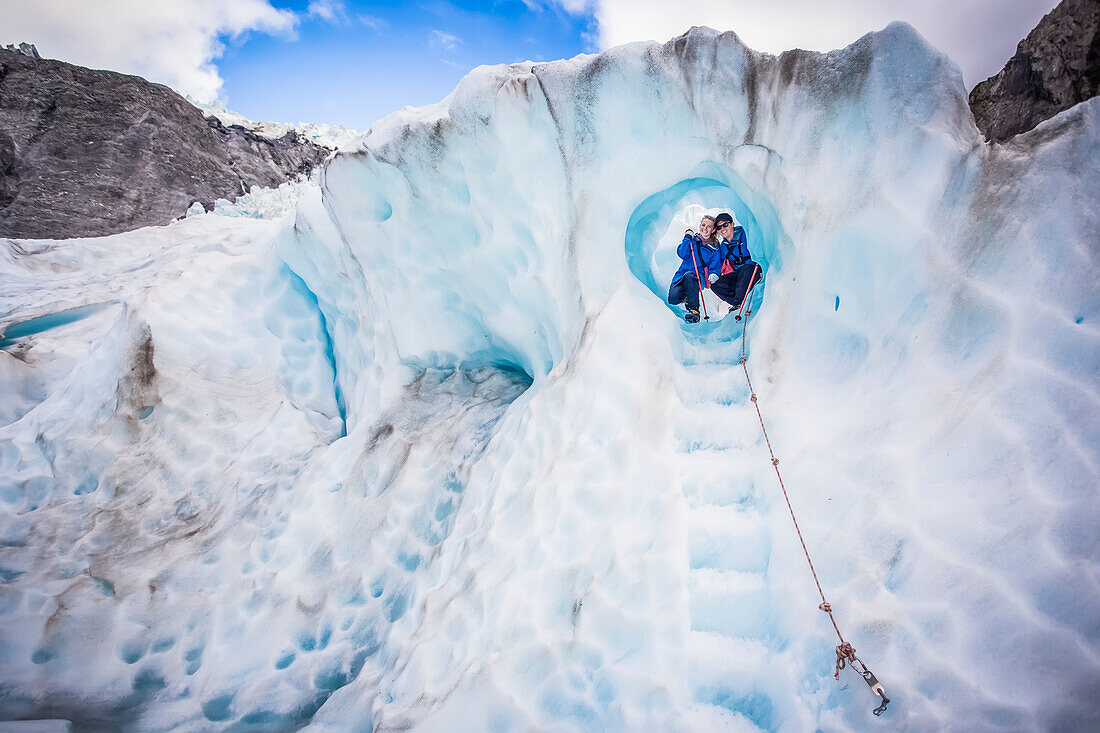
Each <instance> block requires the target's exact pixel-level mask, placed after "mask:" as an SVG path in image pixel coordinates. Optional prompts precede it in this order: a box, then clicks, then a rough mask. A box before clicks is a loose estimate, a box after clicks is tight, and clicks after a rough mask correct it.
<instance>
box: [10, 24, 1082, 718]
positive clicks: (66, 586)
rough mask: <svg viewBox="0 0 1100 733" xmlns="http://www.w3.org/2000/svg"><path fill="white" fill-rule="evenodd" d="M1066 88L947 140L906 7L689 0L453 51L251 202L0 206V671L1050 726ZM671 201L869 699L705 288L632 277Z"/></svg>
mask: <svg viewBox="0 0 1100 733" xmlns="http://www.w3.org/2000/svg"><path fill="white" fill-rule="evenodd" d="M723 104H724V105H725V106H724V107H723V106H722V105H723ZM1098 127H1100V102H1098V101H1097V100H1091V101H1089V102H1086V103H1084V104H1081V105H1078V106H1077V107H1075V108H1073V109H1071V110H1068V111H1067V112H1064V113H1062V114H1060V115H1058V116H1057V117H1055V118H1053V119H1052V120H1049V121H1047V122H1045V123H1043V124H1042V125H1040V126H1039V127H1038V128H1036V129H1035V130H1034V131H1032V132H1029V133H1027V134H1025V135H1022V136H1020V137H1018V138H1016V139H1014V140H1013V141H1010V142H1009V143H1007V144H1004V145H994V146H988V145H985V144H984V143H983V142H982V141H981V139H980V136H979V134H978V131H977V130H976V128H975V127H974V124H973V121H972V119H971V116H970V113H969V110H968V107H967V104H966V93H965V90H964V88H963V86H962V80H961V76H960V74H959V72H958V69H957V68H956V67H955V65H954V64H953V63H951V62H950V61H949V60H948V59H946V58H945V57H943V56H942V55H941V54H939V53H938V52H937V51H935V50H934V49H932V48H930V47H929V46H928V45H927V44H926V43H925V42H924V41H923V40H922V39H921V38H920V37H919V36H918V35H917V34H916V33H915V32H914V31H913V30H912V29H911V28H909V27H908V26H905V25H903V24H895V25H891V26H889V27H888V28H886V29H885V30H884V31H882V32H880V33H875V34H870V35H868V36H866V37H864V38H863V39H860V40H859V41H857V42H856V43H855V44H853V45H852V46H850V47H848V48H846V49H843V50H840V51H834V52H831V53H828V54H817V53H808V52H801V51H799V52H791V53H788V54H784V55H782V56H780V57H778V58H777V57H772V56H768V55H765V54H759V53H756V52H754V51H751V50H749V49H747V48H745V47H744V46H743V45H742V44H741V43H740V41H739V40H738V39H737V38H736V36H734V35H733V34H732V33H726V34H721V35H719V34H716V33H714V32H713V31H709V30H706V29H694V30H693V31H691V32H690V33H689V34H687V35H686V36H685V37H682V38H680V39H675V40H674V41H671V42H669V43H668V44H665V45H657V44H631V45H628V46H624V47H620V48H616V49H612V50H611V51H608V52H606V53H604V54H601V55H599V56H582V57H577V58H575V59H572V60H569V61H560V62H554V63H550V64H531V63H525V64H516V65H511V66H497V67H482V68H479V69H477V70H475V71H474V72H472V73H471V74H470V75H469V76H467V77H466V78H465V79H464V80H463V81H462V82H461V83H460V85H459V86H458V88H457V89H456V90H455V92H454V93H453V94H452V95H451V96H449V97H448V98H447V99H446V100H444V101H443V102H441V103H439V104H437V105H432V106H430V107H426V108H422V109H419V110H403V111H401V112H398V113H395V114H394V115H391V116H390V117H388V118H386V119H385V120H383V121H382V122H381V123H379V124H378V125H376V126H375V127H374V128H373V129H372V131H371V133H369V134H368V135H366V136H363V137H360V138H358V139H357V141H355V142H353V143H351V144H349V145H346V146H344V147H343V148H342V149H341V151H340V152H339V153H338V154H337V155H336V156H335V157H334V158H332V159H330V161H329V162H328V163H327V164H326V166H325V168H324V170H323V173H322V176H321V182H320V186H317V187H312V188H309V189H307V190H304V191H303V192H302V195H301V197H300V198H299V199H298V201H297V205H296V208H295V211H294V213H293V214H290V215H287V216H284V217H281V218H274V219H256V218H247V217H230V216H218V215H203V216H192V217H188V218H187V219H184V220H182V221H179V222H177V223H174V224H172V225H171V226H168V227H162V228H148V229H143V230H139V231H136V232H128V233H125V234H119V235H115V236H112V237H105V238H99V239H84V240H68V241H63V242H55V241H26V240H16V241H10V240H9V241H6V242H5V243H4V246H3V247H2V248H0V324H3V326H4V327H5V328H6V331H5V333H4V335H3V336H2V338H3V344H0V384H2V385H3V386H2V390H3V393H4V394H5V395H6V397H5V400H4V405H3V410H2V415H0V418H2V419H0V422H2V423H3V425H2V426H0V502H3V505H2V506H3V509H2V511H0V617H2V623H0V660H2V661H0V680H2V681H0V684H2V688H3V694H2V696H0V713H2V715H3V716H4V717H7V718H11V719H16V718H64V719H69V720H73V721H74V722H76V723H77V725H78V727H80V728H82V729H97V728H102V729H117V728H118V727H120V726H124V727H126V728H129V729H135V730H168V729H171V730H204V731H205V730H290V729H296V728H299V727H302V726H308V727H309V729H310V730H316V731H347V730H372V729H373V730H377V731H397V730H417V731H444V730H446V731H451V730H477V731H481V730H498V731H500V730H546V731H572V730H610V731H615V730H669V731H678V730H684V731H689V730H690V731H711V730H732V731H754V730H781V731H805V730H815V729H816V730H823V731H865V730H877V729H886V730H914V731H916V730H920V731H924V730H937V731H938V730H960V731H964V730H965V731H974V730H989V731H998V730H1003V731H1019V730H1089V729H1095V728H1096V727H1097V725H1098V723H1100V713H1098V712H1097V708H1096V706H1095V704H1094V700H1095V697H1096V694H1097V693H1098V692H1100V659H1098V656H1097V641H1098V636H1100V627H1098V625H1097V619H1100V613H1098V611H1100V593H1098V587H1097V569H1098V557H1097V552H1098V532H1100V530H1098V528H1100V522H1098V520H1100V517H1098V513H1100V504H1098V503H1097V501H1096V487H1097V486H1098V481H1097V478H1098V468H1097V465H1098V458H1100V457H1098V455H1097V451H1098V447H1100V422H1098V421H1097V419H1096V414H1097V408H1098V403H1100V370H1098V368H1097V367H1098V365H1100V326H1098V322H1100V320H1098V319H1100V297H1098V296H1097V291H1096V282H1097V277H1098V274H1100V273H1098V266H1097V259H1098V244H1100V236H1098V233H1100V221H1098V217H1100V213H1098V210H1097V207H1095V206H1092V205H1090V202H1092V201H1094V200H1095V198H1096V193H1097V191H1100V156H1098V155H1097V148H1098V141H1097V136H1098ZM703 209H706V210H713V209H723V210H730V211H732V212H733V213H734V215H735V216H736V218H737V219H738V220H739V221H740V222H741V223H742V224H743V225H744V227H745V229H746V232H747V234H748V239H749V244H750V248H751V249H752V251H753V254H754V257H755V258H756V259H757V260H758V261H760V262H761V264H762V265H763V266H764V269H765V272H766V279H765V281H764V284H763V286H762V287H761V288H760V289H758V290H757V291H756V293H755V296H754V303H753V305H754V310H755V313H754V315H753V317H752V319H751V320H750V321H749V323H748V329H749V332H748V334H747V336H748V347H749V368H750V370H751V372H752V375H753V379H754V386H755V388H756V391H757V394H758V395H759V398H760V404H761V406H762V409H763V412H764V416H765V419H766V420H767V425H768V433H769V436H770V438H771V441H772V444H773V445H774V446H775V448H776V451H777V453H778V455H779V456H780V458H781V461H782V463H781V464H780V465H781V468H782V470H783V472H784V479H785V481H786V483H787V486H788V488H789V490H790V492H791V495H792V496H791V499H792V502H793V504H794V507H795V509H796V511H797V512H798V514H799V520H800V524H801V527H802V531H803V534H804V535H805V537H806V541H807V544H808V546H809V548H810V550H811V552H812V553H813V555H814V559H815V562H816V567H817V572H818V575H819V576H820V578H821V582H822V585H823V586H824V588H825V590H826V593H827V594H828V596H829V599H830V601H831V602H832V604H833V607H834V609H835V611H836V615H837V620H838V622H839V623H840V625H841V629H842V630H843V631H844V632H845V634H846V638H848V639H849V640H850V641H851V642H852V643H853V644H854V645H855V647H856V648H857V650H858V653H859V654H860V656H861V658H862V659H863V660H864V661H866V662H867V664H868V665H869V666H870V667H871V668H872V669H873V670H874V671H875V672H876V674H877V675H878V677H879V679H880V680H881V681H882V682H883V683H884V684H885V686H886V691H887V694H888V695H889V696H890V697H891V698H892V699H893V700H894V702H893V703H892V704H891V706H890V709H889V711H888V712H887V713H886V716H884V718H882V719H875V718H874V717H873V716H872V715H871V712H870V711H871V708H872V707H873V706H874V705H875V704H876V700H875V699H874V698H873V697H872V695H871V693H870V692H869V691H868V689H867V687H866V685H865V684H864V683H863V681H862V680H861V679H860V678H858V676H857V675H855V674H854V673H853V672H851V671H849V670H845V671H844V672H842V674H841V681H840V682H835V681H834V680H833V679H832V661H833V647H834V646H835V644H836V639H835V635H834V634H833V630H832V628H831V626H830V625H829V623H828V619H827V617H825V615H824V614H822V613H821V612H820V611H818V610H817V604H818V603H819V599H818V598H817V597H816V595H815V589H814V586H813V582H812V578H811V576H810V574H809V572H808V570H807V568H806V565H805V559H804V558H803V556H802V549H801V546H800V545H799V543H798V540H797V537H796V536H795V534H794V532H793V529H792V527H791V524H790V518H789V516H788V515H787V508H786V505H785V503H784V501H783V498H782V495H781V494H780V493H779V490H778V486H777V484H776V481H775V476H774V473H773V469H772V466H771V465H770V462H769V460H768V455H767V449H766V447H765V446H764V444H763V441H762V437H761V434H760V429H759V425H758V424H757V422H756V415H755V411H754V410H753V406H752V404H751V402H750V401H749V394H748V390H747V388H746V385H745V382H744V375H743V373H742V372H741V371H740V368H739V367H738V365H737V359H738V356H739V338H740V336H741V332H740V328H741V325H742V324H739V323H736V322H734V321H733V319H729V318H727V319H723V320H721V321H719V322H715V323H709V324H706V323H704V324H697V325H694V326H692V325H688V324H685V323H684V322H683V321H682V320H681V319H680V318H679V316H678V314H677V312H675V311H674V310H673V309H672V308H670V307H669V306H668V305H667V304H665V302H664V297H665V294H666V292H667V287H668V278H670V277H671V274H672V270H673V269H674V268H673V264H674V263H673V262H672V261H671V260H670V258H669V256H668V247H669V246H670V244H669V241H667V240H668V239H669V236H670V235H669V232H670V231H673V229H674V225H675V227H680V228H681V231H682V226H681V222H682V221H683V220H684V219H685V218H690V217H697V215H698V213H699V211H701V210H703ZM670 222H671V223H670ZM673 236H674V235H673ZM35 319H37V320H35ZM13 324H14V325H13ZM7 396H10V398H9V397H7Z"/></svg>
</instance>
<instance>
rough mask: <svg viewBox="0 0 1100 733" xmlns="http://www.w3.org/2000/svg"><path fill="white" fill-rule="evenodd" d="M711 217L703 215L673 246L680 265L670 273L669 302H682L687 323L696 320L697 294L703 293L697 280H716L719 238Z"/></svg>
mask: <svg viewBox="0 0 1100 733" xmlns="http://www.w3.org/2000/svg"><path fill="white" fill-rule="evenodd" d="M714 227H715V222H714V217H712V216H704V217H703V219H702V221H700V222H699V233H698V234H696V233H695V232H693V231H691V230H690V229H688V230H687V232H685V233H684V239H683V241H682V242H680V245H679V246H678V247H677V248H676V254H677V255H679V256H680V259H681V260H682V261H681V262H680V268H679V269H678V270H676V274H675V275H673V276H672V285H671V286H669V289H668V302H669V305H679V304H680V303H684V304H685V305H686V306H687V313H685V314H684V320H685V321H687V322H688V323H698V322H699V296H700V295H701V294H702V288H701V287H700V285H699V284H700V283H706V285H704V286H703V287H709V285H710V283H712V282H715V281H716V280H718V271H719V270H720V269H721V260H720V259H719V258H718V239H717V237H715V235H714Z"/></svg>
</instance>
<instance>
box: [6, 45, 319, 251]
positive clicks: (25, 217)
mask: <svg viewBox="0 0 1100 733" xmlns="http://www.w3.org/2000/svg"><path fill="white" fill-rule="evenodd" d="M21 46H22V47H25V48H10V47H9V48H3V49H0V236H4V237H28V238H56V239H60V238H67V237H87V236H99V235H105V234H114V233H117V232H123V231H128V230H131V229H137V228H139V227H143V226H149V225H158V224H166V223H168V222H169V221H171V220H172V219H173V218H176V217H179V216H182V215H183V214H184V212H185V211H186V210H187V208H188V206H190V205H191V204H192V203H193V202H195V201H200V202H202V203H203V204H204V205H205V206H207V207H210V206H212V205H213V203H214V201H215V200H216V199H219V198H228V199H233V198H235V197H236V196H239V195H240V194H241V193H244V192H247V191H248V189H249V188H250V187H251V186H254V185H258V186H277V185H279V184H280V183H282V182H283V181H286V180H288V179H291V178H294V177H295V176H297V175H299V174H308V173H309V172H310V171H312V170H313V168H314V167H316V166H317V165H319V164H320V163H321V162H322V161H323V160H324V159H325V158H326V157H327V156H328V154H329V152H331V151H330V150H329V149H327V148H324V147H321V146H319V145H317V144H315V143H313V142H311V141H309V140H306V139H305V138H303V137H302V136H301V135H300V134H298V133H297V132H287V133H286V134H285V135H283V136H282V137H281V138H276V139H272V138H269V137H264V136H262V135H259V134H257V133H256V132H254V131H252V130H248V129H246V128H244V127H241V126H239V125H228V126H227V125H225V124H223V123H222V122H221V121H219V120H218V119H216V118H214V117H210V118H206V117H204V116H203V113H202V112H201V111H200V110H199V109H197V108H196V107H194V106H193V105H192V104H190V103H189V102H188V101H187V100H186V99H184V98H183V97H182V96H180V95H179V94H177V93H176V92H174V91H172V90H171V89H169V88H168V87H166V86H163V85H161V84H154V83H152V82H149V81H146V80H145V79H142V78H141V77H138V76H130V75H127V74H119V73H115V72H113V71H97V70H92V69H86V68H84V67H81V66H75V65H73V64H67V63H64V62H61V61H54V60H50V59H41V58H38V54H37V52H35V51H34V48H33V46H29V45H28V44H21Z"/></svg>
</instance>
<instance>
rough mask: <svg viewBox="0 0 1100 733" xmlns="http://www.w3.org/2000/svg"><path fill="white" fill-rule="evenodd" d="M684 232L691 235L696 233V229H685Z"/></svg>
mask: <svg viewBox="0 0 1100 733" xmlns="http://www.w3.org/2000/svg"><path fill="white" fill-rule="evenodd" d="M684 234H685V235H686V236H688V237H690V236H691V235H692V234H695V230H694V229H685V230H684Z"/></svg>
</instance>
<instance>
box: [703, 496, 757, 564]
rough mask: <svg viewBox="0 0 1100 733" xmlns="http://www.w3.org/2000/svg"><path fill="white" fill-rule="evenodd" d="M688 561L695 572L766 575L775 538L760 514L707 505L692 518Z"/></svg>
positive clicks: (733, 507)
mask: <svg viewBox="0 0 1100 733" xmlns="http://www.w3.org/2000/svg"><path fill="white" fill-rule="evenodd" d="M688 533H689V534H688V558H689V562H690V564H691V568H692V569H693V570H707V569H709V570H732V571H736V572H742V573H762V572H765V571H766V570H767V569H768V560H769V558H770V556H771V535H770V533H769V530H768V526H767V524H765V523H764V520H763V519H762V518H761V516H760V514H759V513H757V512H756V511H753V510H745V509H743V508H741V507H738V506H737V505H726V506H722V505H716V504H705V505H702V506H697V507H693V508H692V509H691V511H690V513H689V515H688Z"/></svg>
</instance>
